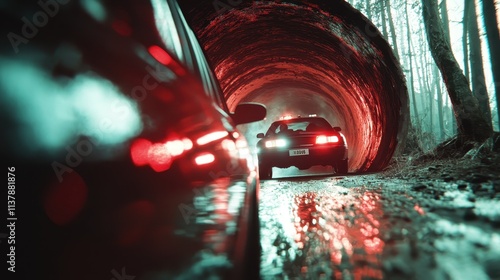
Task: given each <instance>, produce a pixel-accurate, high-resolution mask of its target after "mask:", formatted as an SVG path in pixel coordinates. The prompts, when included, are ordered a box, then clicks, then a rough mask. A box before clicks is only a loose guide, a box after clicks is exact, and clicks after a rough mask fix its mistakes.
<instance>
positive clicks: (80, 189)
mask: <svg viewBox="0 0 500 280" xmlns="http://www.w3.org/2000/svg"><path fill="white" fill-rule="evenodd" d="M87 194H88V190H87V185H86V184H85V182H84V181H83V179H82V177H81V176H80V175H79V174H78V173H77V172H76V171H73V172H71V173H68V174H66V175H64V177H63V180H62V181H61V182H59V181H57V182H54V183H53V184H51V185H50V186H49V188H48V190H47V192H46V195H45V197H44V200H43V208H44V210H45V213H46V214H47V216H48V217H49V219H50V220H51V221H52V222H53V223H55V224H56V225H59V226H62V225H66V224H68V223H70V222H71V221H73V220H74V219H75V218H76V216H77V215H78V214H79V213H80V212H81V211H82V209H83V207H84V206H85V203H86V201H87Z"/></svg>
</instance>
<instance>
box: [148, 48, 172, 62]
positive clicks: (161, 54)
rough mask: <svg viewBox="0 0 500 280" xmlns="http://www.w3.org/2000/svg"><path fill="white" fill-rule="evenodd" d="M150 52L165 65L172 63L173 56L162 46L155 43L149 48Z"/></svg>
mask: <svg viewBox="0 0 500 280" xmlns="http://www.w3.org/2000/svg"><path fill="white" fill-rule="evenodd" d="M148 51H149V53H150V54H151V55H152V56H153V57H154V58H155V59H156V60H158V62H160V63H161V64H163V65H168V64H170V63H172V57H171V56H170V55H169V54H168V53H167V52H166V51H165V50H164V49H162V48H161V47H159V46H156V45H153V46H151V47H149V49H148Z"/></svg>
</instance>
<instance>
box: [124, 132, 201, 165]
mask: <svg viewBox="0 0 500 280" xmlns="http://www.w3.org/2000/svg"><path fill="white" fill-rule="evenodd" d="M191 148H193V142H192V141H191V140H189V139H188V138H183V139H172V140H170V141H165V142H159V143H152V142H151V141H149V140H147V139H143V138H139V139H137V140H135V141H134V142H133V143H132V145H131V147H130V156H131V158H132V162H133V163H134V164H135V165H136V166H143V165H149V166H150V167H151V168H153V170H155V171H156V172H162V171H165V170H168V169H169V168H170V166H171V165H172V161H173V160H174V159H175V158H176V157H179V156H180V155H182V154H183V153H184V152H185V151H189V150H191Z"/></svg>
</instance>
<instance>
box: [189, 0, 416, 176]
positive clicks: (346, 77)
mask: <svg viewBox="0 0 500 280" xmlns="http://www.w3.org/2000/svg"><path fill="white" fill-rule="evenodd" d="M183 3H184V4H182V3H181V5H182V8H183V9H184V10H185V11H186V12H187V18H188V21H189V23H190V24H191V26H192V27H193V29H194V31H195V33H196V35H197V36H198V37H199V39H200V43H201V44H202V46H203V48H204V49H205V52H206V55H207V57H208V59H209V61H210V63H211V64H212V66H213V67H214V69H215V74H216V76H217V78H218V79H219V80H220V83H221V88H222V90H223V91H224V94H225V97H226V99H227V101H228V105H229V107H230V108H231V109H234V107H235V106H236V105H237V104H238V103H239V102H245V101H255V102H261V103H264V104H265V105H266V106H267V107H268V117H267V118H266V120H265V121H263V122H260V123H256V124H251V125H248V126H246V127H243V128H242V131H244V132H245V134H246V136H247V138H248V139H249V143H250V144H251V145H254V143H255V142H256V140H255V134H256V133H257V132H264V131H265V129H267V126H268V125H269V124H270V123H271V122H272V121H274V120H276V119H277V118H278V117H279V116H280V115H284V114H292V115H307V114H317V115H320V116H324V117H326V118H327V119H328V120H329V121H330V122H331V123H332V124H333V125H335V126H340V127H341V128H342V132H343V133H344V135H345V136H346V139H347V142H348V145H349V170H350V171H358V172H365V171H378V170H381V169H383V168H384V167H385V166H387V164H388V163H389V161H390V159H391V158H392V156H393V155H394V154H397V153H399V152H400V151H401V150H402V146H403V145H404V141H405V137H406V133H407V127H408V121H409V107H408V93H407V88H406V84H405V77H404V75H403V73H402V71H401V67H400V64H399V62H398V61H397V59H396V58H395V56H394V54H393V52H392V49H391V47H390V46H389V44H388V43H387V41H386V40H385V39H384V38H383V37H382V35H381V34H380V32H379V31H378V30H377V29H376V27H375V26H374V25H373V24H372V23H371V22H370V21H369V20H368V19H367V18H366V17H365V16H363V15H362V14H361V13H360V12H359V11H357V10H356V9H354V8H353V7H352V6H350V5H349V4H348V3H346V2H344V1H340V0H337V1H279V2H256V1H243V0H239V1H228V2H224V1H193V2H191V3H190V2H189V1H186V2H183Z"/></svg>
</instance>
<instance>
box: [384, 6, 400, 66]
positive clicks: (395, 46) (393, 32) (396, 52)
mask: <svg viewBox="0 0 500 280" xmlns="http://www.w3.org/2000/svg"><path fill="white" fill-rule="evenodd" d="M385 7H386V9H387V16H388V18H389V28H390V30H391V37H392V48H393V49H394V55H396V58H397V59H398V60H399V50H398V43H397V38H396V29H395V28H394V20H393V19H392V12H391V0H385Z"/></svg>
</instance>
